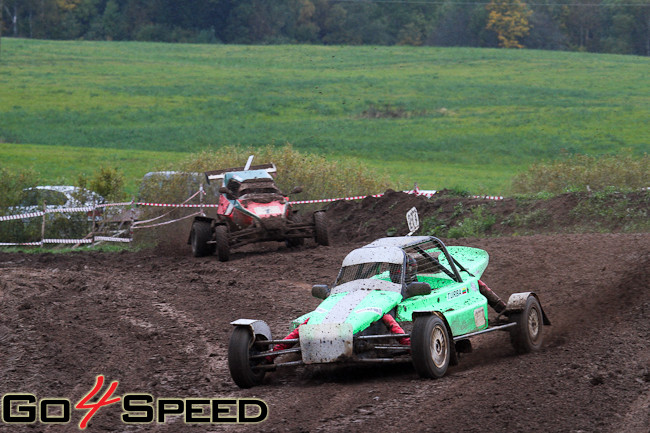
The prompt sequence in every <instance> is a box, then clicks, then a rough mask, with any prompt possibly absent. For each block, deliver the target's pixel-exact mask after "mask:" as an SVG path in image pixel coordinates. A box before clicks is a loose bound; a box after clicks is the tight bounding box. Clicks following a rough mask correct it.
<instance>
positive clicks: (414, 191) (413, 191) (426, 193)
mask: <svg viewBox="0 0 650 433" xmlns="http://www.w3.org/2000/svg"><path fill="white" fill-rule="evenodd" d="M402 192H403V193H406V194H415V195H424V196H429V197H430V196H432V195H434V194H436V193H437V192H438V191H436V190H419V189H411V190H408V191H402ZM383 196H384V194H372V195H358V196H355V197H341V198H325V199H320V200H301V201H292V202H290V203H291V204H311V203H330V202H333V201H339V200H345V201H349V200H363V199H364V198H366V197H375V198H378V197H383Z"/></svg>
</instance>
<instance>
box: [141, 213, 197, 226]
mask: <svg viewBox="0 0 650 433" xmlns="http://www.w3.org/2000/svg"><path fill="white" fill-rule="evenodd" d="M197 215H203V214H202V213H201V212H195V213H193V214H190V215H186V216H184V217H182V218H178V219H175V220H171V221H165V222H164V223H158V224H150V225H148V226H136V225H135V224H133V225H132V226H131V228H132V229H133V230H135V229H148V228H151V227H159V226H164V225H167V224H171V223H175V222H177V221H181V220H184V219H187V218H192V217H194V216H197Z"/></svg>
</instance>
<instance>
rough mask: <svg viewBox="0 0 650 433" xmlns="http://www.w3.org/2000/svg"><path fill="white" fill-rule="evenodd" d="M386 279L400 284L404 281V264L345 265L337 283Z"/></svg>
mask: <svg viewBox="0 0 650 433" xmlns="http://www.w3.org/2000/svg"><path fill="white" fill-rule="evenodd" d="M369 278H372V279H375V280H385V281H390V282H392V283H397V284H400V283H401V282H402V281H401V279H402V265H401V264H399V265H398V264H396V263H381V262H373V263H361V264H358V265H352V266H344V267H343V268H341V272H340V273H339V277H338V278H337V279H336V285H337V286H338V285H339V284H345V283H349V282H350V281H355V280H366V279H369Z"/></svg>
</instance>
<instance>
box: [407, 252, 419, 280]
mask: <svg viewBox="0 0 650 433" xmlns="http://www.w3.org/2000/svg"><path fill="white" fill-rule="evenodd" d="M417 274H418V262H417V261H416V260H415V259H414V258H413V257H411V256H406V275H405V277H406V278H404V280H405V283H406V284H408V283H412V282H413V281H417V280H418V277H417Z"/></svg>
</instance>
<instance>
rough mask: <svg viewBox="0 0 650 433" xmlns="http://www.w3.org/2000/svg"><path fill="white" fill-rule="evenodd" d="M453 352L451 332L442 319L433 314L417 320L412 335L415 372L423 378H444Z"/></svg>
mask: <svg viewBox="0 0 650 433" xmlns="http://www.w3.org/2000/svg"><path fill="white" fill-rule="evenodd" d="M451 352H452V347H451V339H450V337H449V332H448V331H447V326H446V325H445V322H443V320H442V319H441V318H440V317H438V316H436V315H435V314H433V315H430V316H420V317H417V318H416V319H415V322H413V332H412V333H411V355H412V358H413V366H414V367H415V371H416V372H417V373H418V374H419V375H420V376H421V377H426V378H430V379H437V378H440V377H442V376H444V375H445V373H446V372H447V367H449V362H450V360H451Z"/></svg>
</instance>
